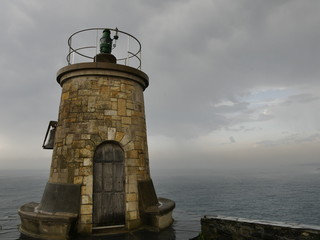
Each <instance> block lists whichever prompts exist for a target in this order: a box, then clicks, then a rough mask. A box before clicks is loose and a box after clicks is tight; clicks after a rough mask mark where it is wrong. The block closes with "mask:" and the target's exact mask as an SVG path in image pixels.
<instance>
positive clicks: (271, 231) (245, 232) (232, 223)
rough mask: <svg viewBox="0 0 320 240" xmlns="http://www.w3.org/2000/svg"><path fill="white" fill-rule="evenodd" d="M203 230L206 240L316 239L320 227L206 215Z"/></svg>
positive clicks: (318, 237)
mask: <svg viewBox="0 0 320 240" xmlns="http://www.w3.org/2000/svg"><path fill="white" fill-rule="evenodd" d="M201 232H202V234H203V236H204V239H205V240H248V239H250V240H316V239H320V227H317V226H308V225H298V224H285V223H281V222H267V221H252V220H248V219H242V218H241V219H240V218H231V217H221V216H218V217H204V218H202V219H201Z"/></svg>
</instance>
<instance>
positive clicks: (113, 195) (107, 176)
mask: <svg viewBox="0 0 320 240" xmlns="http://www.w3.org/2000/svg"><path fill="white" fill-rule="evenodd" d="M124 224H125V199H124V152H123V150H122V148H121V147H120V146H119V145H118V144H117V143H113V142H106V143H103V144H101V145H99V146H98V147H97V149H96V151H95V154H94V166H93V227H101V226H114V225H124Z"/></svg>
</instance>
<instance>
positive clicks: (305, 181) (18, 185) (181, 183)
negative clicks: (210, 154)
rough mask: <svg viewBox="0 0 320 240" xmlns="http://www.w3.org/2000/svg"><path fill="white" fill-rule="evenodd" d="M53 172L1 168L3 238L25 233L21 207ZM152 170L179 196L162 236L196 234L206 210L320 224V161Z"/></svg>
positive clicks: (161, 189) (163, 187) (160, 187)
mask: <svg viewBox="0 0 320 240" xmlns="http://www.w3.org/2000/svg"><path fill="white" fill-rule="evenodd" d="M48 176H49V172H48V170H0V239H1V240H2V239H3V240H6V239H8V240H9V239H19V237H20V234H19V232H18V230H17V225H18V224H19V223H20V219H19V216H18V214H17V210H18V208H19V207H20V206H21V205H22V204H25V203H27V202H31V201H34V202H39V201H40V200H41V197H42V193H43V190H44V186H45V184H46V182H47V179H48ZM151 176H152V178H153V181H154V185H155V188H156V192H157V194H158V196H161V197H166V198H170V199H172V200H174V201H175V202H176V209H175V210H174V218H175V223H174V225H173V228H172V229H170V231H169V233H167V234H165V235H163V236H164V237H160V238H157V239H164V240H169V239H170V240H171V239H178V240H180V239H181V240H182V239H184V240H185V239H188V238H192V237H195V236H196V235H197V234H198V233H199V232H200V218H201V217H202V216H203V215H209V216H210V215H223V216H231V217H241V218H249V219H258V220H270V221H281V222H289V223H299V224H308V225H320V207H319V202H320V187H319V186H320V185H319V183H320V164H319V163H314V164H305V165H303V164H301V165H295V166H293V167H290V166H286V167H279V168H268V169H255V170H254V169H250V170H247V171H246V170H245V169H242V170H237V169H233V170H228V169H224V170H221V169H220V170H217V169H215V170H214V169H213V170H212V169H188V170H182V169H166V170H165V169H153V170H152V171H151ZM103 239H108V238H103ZM134 239H145V238H143V237H140V238H134Z"/></svg>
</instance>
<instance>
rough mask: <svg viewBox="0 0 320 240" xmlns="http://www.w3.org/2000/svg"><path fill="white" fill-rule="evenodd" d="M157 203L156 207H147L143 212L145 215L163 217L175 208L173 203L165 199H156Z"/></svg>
mask: <svg viewBox="0 0 320 240" xmlns="http://www.w3.org/2000/svg"><path fill="white" fill-rule="evenodd" d="M158 201H159V203H158V204H157V205H153V206H149V207H147V208H146V209H145V210H144V212H145V213H147V214H154V215H164V214H167V213H169V212H171V211H172V210H173V209H174V208H175V206H176V204H175V202H174V201H172V200H170V199H167V198H158Z"/></svg>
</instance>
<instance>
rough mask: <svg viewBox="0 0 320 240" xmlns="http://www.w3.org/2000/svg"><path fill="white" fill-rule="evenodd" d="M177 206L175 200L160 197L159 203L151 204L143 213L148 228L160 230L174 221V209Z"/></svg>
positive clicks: (155, 230)
mask: <svg viewBox="0 0 320 240" xmlns="http://www.w3.org/2000/svg"><path fill="white" fill-rule="evenodd" d="M174 207H175V202H174V201H172V200H170V199H166V198H159V203H158V204H157V205H154V206H150V207H148V208H147V209H145V210H144V213H143V214H142V216H143V220H144V223H145V225H146V226H145V227H146V229H148V230H149V231H154V232H159V231H161V230H163V229H165V228H167V227H169V226H171V225H172V223H173V218H172V211H173V209H174Z"/></svg>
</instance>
